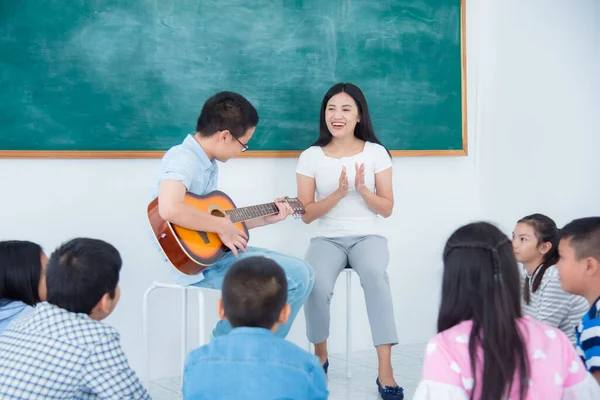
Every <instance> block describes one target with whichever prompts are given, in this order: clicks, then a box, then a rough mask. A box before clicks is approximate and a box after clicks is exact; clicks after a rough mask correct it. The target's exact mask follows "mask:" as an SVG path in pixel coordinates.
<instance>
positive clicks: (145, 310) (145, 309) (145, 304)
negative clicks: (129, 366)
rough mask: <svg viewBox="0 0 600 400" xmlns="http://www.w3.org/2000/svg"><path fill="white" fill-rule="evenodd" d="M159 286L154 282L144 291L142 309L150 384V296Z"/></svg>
mask: <svg viewBox="0 0 600 400" xmlns="http://www.w3.org/2000/svg"><path fill="white" fill-rule="evenodd" d="M156 288H157V286H156V284H155V283H153V284H152V285H151V286H150V287H149V288H148V289H146V291H145V292H144V300H143V310H142V331H143V332H142V336H143V338H144V339H143V340H144V351H145V353H146V354H145V356H146V357H145V358H146V381H147V382H148V385H149V384H150V381H151V378H152V377H151V367H150V365H151V361H152V360H151V357H150V338H149V332H148V298H149V296H150V293H152V291H154V289H156Z"/></svg>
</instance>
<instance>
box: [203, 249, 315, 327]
mask: <svg viewBox="0 0 600 400" xmlns="http://www.w3.org/2000/svg"><path fill="white" fill-rule="evenodd" d="M252 256H263V257H267V258H270V259H272V260H273V261H275V262H276V263H277V264H279V265H280V266H281V268H283V270H284V272H285V276H286V277H287V282H288V300H287V302H288V304H289V305H290V308H291V309H292V310H291V313H290V319H289V320H288V322H287V323H286V324H284V325H281V326H280V327H279V329H278V330H277V333H276V335H277V336H279V337H282V338H284V337H286V336H287V334H288V332H289V331H290V328H291V327H292V323H293V322H294V319H295V318H296V315H298V311H300V308H301V307H302V305H303V304H304V301H305V300H306V298H307V297H308V295H309V294H310V292H311V291H312V288H313V284H314V280H315V276H314V272H313V269H312V267H311V266H310V264H308V263H307V262H306V261H304V260H301V259H299V258H296V257H291V256H286V255H284V254H281V253H277V252H275V251H271V250H266V249H261V248H258V247H248V248H247V249H246V252H245V253H239V256H238V257H237V258H236V257H235V256H234V255H233V253H231V252H227V253H225V255H224V256H223V257H222V258H221V259H220V260H219V261H217V263H215V264H213V265H212V266H211V267H210V268H208V269H206V270H205V271H204V279H203V280H202V281H200V282H197V283H194V284H193V286H198V287H205V288H209V289H219V290H220V289H221V287H222V286H223V279H224V278H225V273H226V272H227V270H228V269H229V267H230V266H231V265H232V264H233V263H234V262H236V261H238V260H242V259H244V258H246V257H252ZM230 330H231V325H229V321H224V320H221V321H219V322H217V326H216V327H215V329H214V330H213V334H214V335H215V337H217V336H221V335H226V334H228V333H229V331H230Z"/></svg>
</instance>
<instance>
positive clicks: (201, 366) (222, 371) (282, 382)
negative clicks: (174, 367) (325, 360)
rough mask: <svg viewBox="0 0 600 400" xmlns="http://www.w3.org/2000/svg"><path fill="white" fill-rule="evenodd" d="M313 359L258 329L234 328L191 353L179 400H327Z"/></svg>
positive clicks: (321, 378) (321, 370)
mask: <svg viewBox="0 0 600 400" xmlns="http://www.w3.org/2000/svg"><path fill="white" fill-rule="evenodd" d="M327 396H328V392H327V384H326V380H325V372H324V371H323V367H322V366H321V364H320V363H319V360H318V359H317V357H315V356H314V355H312V354H309V353H308V352H306V351H304V350H303V349H301V348H300V347H298V346H296V345H295V344H293V343H291V342H288V341H286V340H284V339H282V338H279V337H277V336H275V335H273V333H271V331H269V330H267V329H262V328H248V327H240V328H234V329H233V330H232V331H231V332H230V333H229V334H228V335H225V336H219V337H217V338H215V339H213V340H212V341H211V342H210V343H209V344H208V345H206V346H202V347H200V348H198V349H196V350H194V351H192V352H191V353H190V354H189V355H188V357H187V360H186V362H185V370H184V373H183V398H184V399H211V400H212V399H228V400H229V399H248V400H252V399H257V400H259V399H260V400H270V399H306V400H314V399H327Z"/></svg>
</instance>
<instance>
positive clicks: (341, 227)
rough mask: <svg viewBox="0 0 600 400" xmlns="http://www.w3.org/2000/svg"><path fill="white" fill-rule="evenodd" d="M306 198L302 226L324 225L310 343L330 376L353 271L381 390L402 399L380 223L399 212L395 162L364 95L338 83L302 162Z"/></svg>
mask: <svg viewBox="0 0 600 400" xmlns="http://www.w3.org/2000/svg"><path fill="white" fill-rule="evenodd" d="M296 172H297V180H298V197H299V199H300V201H301V202H302V203H303V204H304V206H305V214H304V215H303V217H302V220H303V221H304V222H305V223H311V222H312V221H314V220H317V219H318V220H319V233H318V235H317V237H315V238H313V239H312V240H311V244H310V247H309V249H308V251H307V253H306V260H307V261H308V262H309V264H311V265H312V266H313V268H314V271H315V286H314V288H313V291H312V292H311V294H310V296H309V298H308V299H307V301H306V304H305V306H304V312H305V315H306V326H307V336H308V339H309V340H310V341H311V342H312V343H314V344H315V353H316V355H317V356H318V357H319V358H320V360H321V363H322V364H323V368H324V369H325V372H327V368H328V366H329V361H328V354H327V337H328V336H329V306H330V301H331V296H332V295H333V286H334V284H335V281H336V279H337V277H338V276H339V274H340V273H341V272H342V270H343V269H344V268H345V267H346V266H347V265H349V266H350V267H351V268H352V269H354V270H355V271H356V272H357V273H358V275H359V277H360V280H361V284H362V286H363V288H364V291H365V299H366V303H367V312H368V314H369V321H370V323H371V333H372V337H373V344H374V345H375V347H376V348H377V355H378V358H379V376H378V379H377V386H378V389H379V391H380V393H381V395H382V397H383V398H384V399H386V400H387V399H402V398H403V393H402V392H403V391H402V388H400V387H399V386H398V385H397V384H396V381H395V380H394V374H393V370H392V364H391V348H392V345H394V344H397V343H398V336H397V333H396V325H395V323H394V311H393V305H392V296H391V293H390V288H389V285H388V277H387V273H386V268H387V265H388V261H389V251H388V247H387V239H386V238H384V237H383V236H381V235H380V234H379V232H380V230H379V228H378V222H379V218H378V216H379V215H381V216H383V217H389V216H390V215H391V214H392V209H393V207H394V195H393V190H392V161H391V157H390V155H389V153H388V151H387V150H386V148H385V147H383V146H382V145H381V143H380V141H379V139H377V136H375V132H374V130H373V125H372V123H371V117H370V114H369V107H368V105H367V100H366V99H365V96H364V94H363V92H362V91H361V90H360V89H359V88H358V87H357V86H355V85H353V84H351V83H338V84H336V85H334V86H333V87H331V88H330V89H329V91H327V93H326V94H325V97H324V98H323V102H322V104H321V121H320V133H319V138H318V139H317V141H316V142H315V143H314V145H313V146H312V147H310V148H309V149H307V150H305V151H304V152H303V153H302V154H301V155H300V160H299V162H298V168H297V170H296Z"/></svg>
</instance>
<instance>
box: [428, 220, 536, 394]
mask: <svg viewBox="0 0 600 400" xmlns="http://www.w3.org/2000/svg"><path fill="white" fill-rule="evenodd" d="M521 316H522V314H521V292H520V279H519V270H518V266H517V260H516V259H515V256H514V253H513V249H512V245H511V242H510V240H509V239H508V237H507V236H506V235H504V234H503V233H502V232H501V231H500V230H499V229H498V228H496V227H495V226H494V225H491V224H489V223H487V222H477V223H472V224H468V225H465V226H463V227H461V228H459V229H458V230H457V231H456V232H454V233H453V234H452V236H450V238H449V239H448V242H447V243H446V247H445V249H444V278H443V284H442V303H441V306H440V312H439V315H438V332H442V331H445V330H447V329H450V328H452V327H453V326H455V325H457V324H459V323H461V322H462V321H469V320H470V321H472V322H473V329H472V331H471V336H470V338H469V357H470V360H471V370H472V371H473V377H474V379H475V381H474V387H473V392H472V394H471V399H473V398H474V397H473V396H474V393H475V389H476V387H477V386H478V385H481V392H480V393H481V396H480V397H479V398H481V399H486V400H501V399H504V398H505V397H506V396H507V395H508V394H509V392H510V390H511V389H512V383H513V379H514V377H515V374H517V375H518V376H519V379H518V382H519V384H520V389H519V393H520V399H521V400H523V399H525V396H526V394H527V388H528V382H529V361H528V358H527V349H526V344H525V341H524V339H523V335H522V334H521V332H520V330H519V328H518V325H517V320H518V319H519V318H520V317H521ZM478 349H482V350H483V360H481V359H478V358H477V351H478ZM480 362H483V369H482V370H483V374H482V375H481V377H480V378H481V382H478V381H477V377H476V376H475V371H477V368H476V366H477V364H478V363H480Z"/></svg>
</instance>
